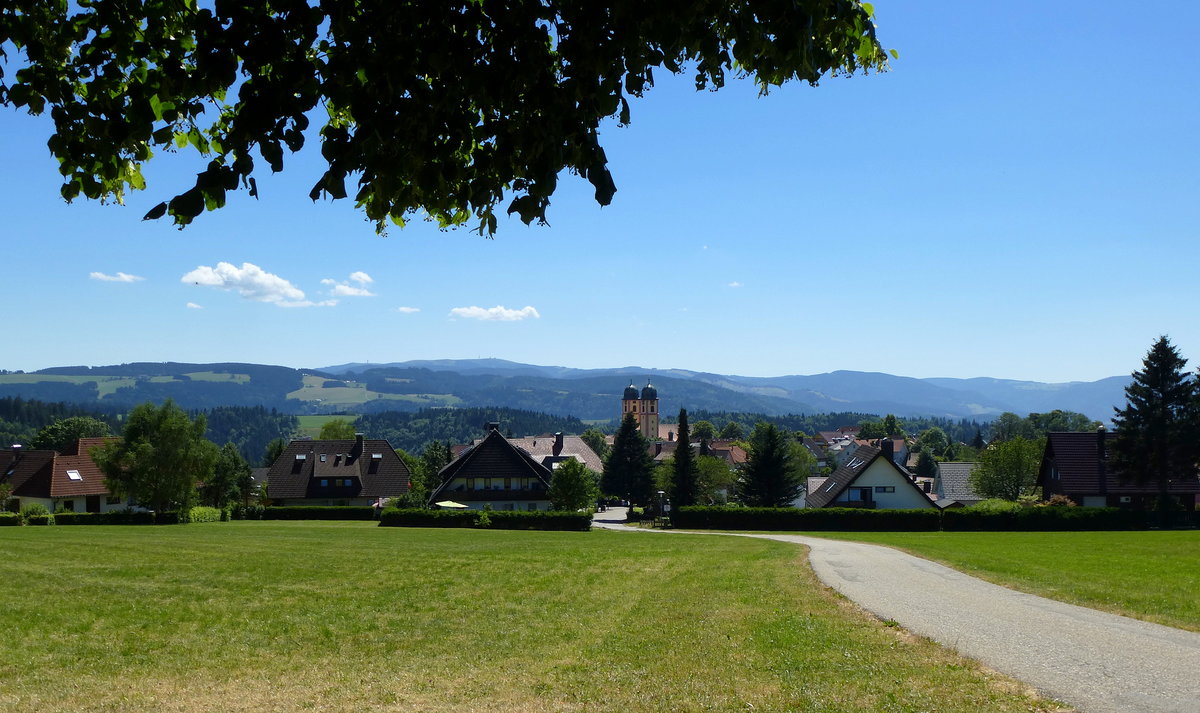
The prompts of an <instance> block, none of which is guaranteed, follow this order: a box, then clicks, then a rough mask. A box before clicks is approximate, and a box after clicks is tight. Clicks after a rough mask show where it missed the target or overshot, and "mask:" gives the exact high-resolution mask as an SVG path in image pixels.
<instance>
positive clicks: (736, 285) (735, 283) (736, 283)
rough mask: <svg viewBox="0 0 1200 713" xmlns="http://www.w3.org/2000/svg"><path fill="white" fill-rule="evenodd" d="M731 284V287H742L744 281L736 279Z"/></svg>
mask: <svg viewBox="0 0 1200 713" xmlns="http://www.w3.org/2000/svg"><path fill="white" fill-rule="evenodd" d="M729 286H730V287H741V286H742V283H740V282H738V281H737V280H734V281H733V282H731V283H729Z"/></svg>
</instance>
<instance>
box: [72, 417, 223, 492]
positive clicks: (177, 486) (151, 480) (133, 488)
mask: <svg viewBox="0 0 1200 713" xmlns="http://www.w3.org/2000/svg"><path fill="white" fill-rule="evenodd" d="M206 428H207V424H206V423H205V418H204V415H203V414H201V415H199V416H197V417H196V420H195V421H193V420H192V419H190V418H188V415H187V413H185V412H184V410H183V409H181V408H179V407H178V406H176V405H175V404H174V402H172V401H170V400H167V401H166V402H165V403H163V405H162V406H161V407H159V406H155V405H154V404H151V403H145V404H142V405H140V406H137V407H136V408H134V409H133V411H131V412H130V414H129V418H128V419H127V420H126V422H125V429H124V431H123V432H122V434H121V436H122V437H121V439H120V440H118V441H110V442H108V443H106V444H104V445H103V446H100V447H97V448H93V449H92V451H91V456H92V460H94V461H95V462H96V465H97V466H98V467H99V468H100V470H101V471H102V472H103V473H104V482H105V485H106V486H107V487H108V490H109V492H111V493H112V494H113V495H116V496H118V497H125V496H129V497H132V498H133V499H134V501H135V502H137V503H138V504H140V505H144V506H146V507H148V508H150V509H151V510H157V511H163V510H175V509H178V510H181V511H182V510H186V509H187V508H189V507H191V505H192V504H193V503H194V502H195V499H196V483H197V482H201V481H207V480H209V479H210V478H211V477H212V474H213V467H214V466H215V464H216V462H217V456H218V450H217V447H216V446H215V445H213V443H212V442H211V441H209V440H207V439H205V438H204V431H205V429H206Z"/></svg>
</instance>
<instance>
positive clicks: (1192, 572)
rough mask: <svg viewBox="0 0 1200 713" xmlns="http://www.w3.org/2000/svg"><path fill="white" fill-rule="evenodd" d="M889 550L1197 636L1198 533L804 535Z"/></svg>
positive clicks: (1199, 619) (1199, 613)
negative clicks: (880, 545) (917, 556)
mask: <svg viewBox="0 0 1200 713" xmlns="http://www.w3.org/2000/svg"><path fill="white" fill-rule="evenodd" d="M809 534H813V535H815V536H821V537H833V538H834V539H842V540H857V541H860V542H875V543H879V544H884V545H892V546H894V547H898V548H900V549H903V550H906V551H908V552H911V553H913V554H916V555H919V556H921V557H925V558H928V559H932V560H936V561H938V562H942V563H944V564H947V565H950V566H951V567H954V568H955V569H958V570H961V571H963V572H968V573H971V574H974V575H977V576H979V577H982V578H983V579H986V580H988V581H991V582H995V583H997V584H1004V585H1007V586H1010V587H1013V588H1014V589H1019V590H1022V591H1025V592H1030V593H1033V594H1040V595H1042V596H1044V597H1049V598H1051V599H1058V600H1060V601H1064V602H1070V603H1072V604H1079V605H1082V606H1086V607H1092V608H1094V609H1102V610H1104V611H1109V612H1113V613H1116V614H1124V615H1125V616H1132V617H1136V618H1138V619H1145V620H1146V621H1153V622H1157V623H1159V624H1166V625H1168V626H1175V627H1179V628H1181V629H1189V630H1191V631H1200V531H1195V530H1192V531H1186V530H1183V531H1173V532H886V533H871V532H856V533H839V534H837V535H832V534H829V533H821V534H818V533H809Z"/></svg>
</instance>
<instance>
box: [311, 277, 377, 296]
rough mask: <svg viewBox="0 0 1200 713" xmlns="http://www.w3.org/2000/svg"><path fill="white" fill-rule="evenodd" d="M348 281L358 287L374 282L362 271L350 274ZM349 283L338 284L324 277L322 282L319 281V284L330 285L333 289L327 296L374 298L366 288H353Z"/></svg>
mask: <svg viewBox="0 0 1200 713" xmlns="http://www.w3.org/2000/svg"><path fill="white" fill-rule="evenodd" d="M350 281H353V282H357V283H358V284H359V285H369V284H371V283H372V282H374V280H372V279H371V276H370V275H368V274H367V273H365V272H362V271H359V272H352V273H350ZM350 281H342V282H339V281H337V280H334V279H331V278H328V277H326V278H325V279H324V280H321V284H322V285H332V286H333V289H332V290H330V291H329V294H331V295H337V296H339V297H374V296H375V293H374V292H371V291H370V290H368V289H367V288H366V287H355V286H354V285H351V284H350Z"/></svg>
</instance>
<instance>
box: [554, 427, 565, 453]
mask: <svg viewBox="0 0 1200 713" xmlns="http://www.w3.org/2000/svg"><path fill="white" fill-rule="evenodd" d="M562 449H563V435H562V431H559V432H557V433H555V434H554V455H559V454H561V453H562Z"/></svg>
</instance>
